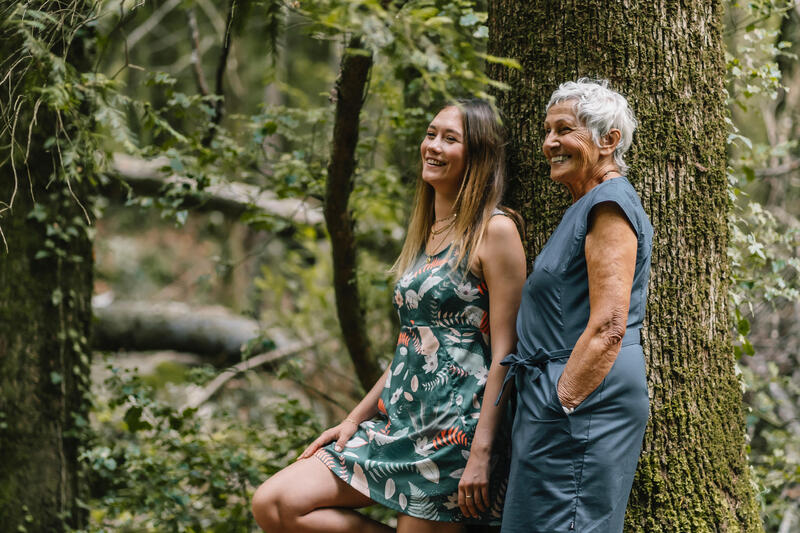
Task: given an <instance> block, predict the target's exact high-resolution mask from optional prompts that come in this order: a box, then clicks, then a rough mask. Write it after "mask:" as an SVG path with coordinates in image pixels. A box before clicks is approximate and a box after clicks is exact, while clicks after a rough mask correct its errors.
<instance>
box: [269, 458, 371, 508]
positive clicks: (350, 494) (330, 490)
mask: <svg viewBox="0 0 800 533" xmlns="http://www.w3.org/2000/svg"><path fill="white" fill-rule="evenodd" d="M373 503H374V502H373V501H372V500H371V499H370V498H368V497H367V496H365V495H363V494H361V493H360V492H358V491H357V490H355V489H354V488H353V487H351V486H350V485H348V484H347V483H345V482H344V481H342V480H341V479H339V478H338V477H337V476H336V474H334V473H333V472H331V471H330V469H329V468H328V467H327V466H325V465H324V464H322V462H321V461H320V460H319V459H317V458H316V457H309V458H308V459H302V460H300V461H297V462H295V463H292V464H291V465H289V466H287V467H286V468H284V469H283V470H281V471H280V472H278V473H277V474H274V475H273V476H272V477H270V478H269V479H268V480H267V481H265V482H264V483H263V484H261V486H260V487H259V488H258V489H257V490H256V493H255V495H254V496H253V507H254V509H256V508H259V507H266V508H267V509H265V510H271V511H276V512H280V513H281V514H289V515H293V516H302V515H305V514H308V513H310V512H311V511H313V510H315V509H320V508H323V507H344V508H351V509H357V508H360V507H366V506H368V505H372V504H373Z"/></svg>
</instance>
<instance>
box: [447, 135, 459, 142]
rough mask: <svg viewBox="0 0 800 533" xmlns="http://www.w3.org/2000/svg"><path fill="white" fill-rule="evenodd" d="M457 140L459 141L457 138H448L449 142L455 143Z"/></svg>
mask: <svg viewBox="0 0 800 533" xmlns="http://www.w3.org/2000/svg"><path fill="white" fill-rule="evenodd" d="M457 140H458V139H456V138H455V137H453V136H449V137H447V142H451V143H454V142H456V141H457Z"/></svg>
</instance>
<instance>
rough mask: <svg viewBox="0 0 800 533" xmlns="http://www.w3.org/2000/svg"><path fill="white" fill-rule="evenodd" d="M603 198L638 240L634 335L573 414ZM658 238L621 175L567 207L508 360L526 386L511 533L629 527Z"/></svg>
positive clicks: (515, 442)
mask: <svg viewBox="0 0 800 533" xmlns="http://www.w3.org/2000/svg"><path fill="white" fill-rule="evenodd" d="M604 202H612V203H615V204H616V205H618V206H619V207H620V208H621V209H622V211H623V213H624V214H625V216H626V217H627V219H628V222H629V223H630V224H631V226H632V227H633V229H634V230H635V232H636V235H637V238H638V249H637V254H636V270H635V273H634V278H633V288H632V289H631V300H630V310H629V313H628V323H627V331H626V333H625V337H624V338H623V341H622V349H621V350H620V353H619V355H618V356H617V359H616V361H615V362H614V365H613V367H612V368H611V371H610V372H609V374H608V375H607V376H606V378H605V379H604V380H603V381H602V383H601V384H600V385H599V386H598V387H597V389H595V390H594V391H593V392H592V393H591V394H590V395H589V396H588V397H587V398H586V399H585V400H584V401H583V402H582V403H581V404H580V405H579V406H578V407H577V409H575V411H574V412H573V413H572V414H570V415H566V414H565V413H564V411H563V409H562V407H561V403H560V401H559V399H558V394H557V392H556V385H557V383H558V378H559V377H560V376H561V373H562V372H563V370H564V365H565V364H566V362H567V359H568V358H569V355H570V353H571V352H572V348H573V347H574V346H575V343H576V341H577V340H578V337H580V335H581V334H582V333H583V331H584V329H585V328H586V325H587V322H588V319H589V285H588V276H587V271H586V257H585V255H584V245H585V241H586V233H587V226H588V221H589V214H590V212H591V210H592V208H593V207H594V206H596V205H598V204H600V203H604ZM652 239H653V228H652V226H651V225H650V222H649V220H648V218H647V215H646V214H645V212H644V210H643V209H642V205H641V202H640V200H639V197H638V195H637V194H636V191H635V190H634V188H633V187H632V186H631V184H630V183H629V182H628V180H627V179H625V178H622V177H620V178H612V179H610V180H607V181H605V182H603V183H601V184H599V185H597V186H595V187H594V188H593V189H591V190H590V191H589V192H588V193H587V194H585V195H584V196H583V197H581V198H580V199H578V201H577V202H575V203H574V204H573V205H572V206H570V208H569V209H567V211H566V213H565V214H564V217H563V219H562V220H561V223H560V224H559V225H558V227H557V228H556V230H555V231H554V232H553V234H552V235H551V237H550V239H549V240H548V241H547V243H546V244H545V246H544V248H543V249H542V251H541V253H540V254H539V256H538V257H537V258H536V261H535V262H534V265H533V272H532V273H531V275H530V276H529V277H528V279H527V281H526V282H525V287H524V289H523V295H522V302H521V305H520V310H519V315H518V317H517V336H518V338H519V340H518V343H517V353H516V354H511V355H509V356H508V357H507V358H506V359H505V360H504V361H503V364H505V365H508V366H509V374H508V376H509V377H507V378H506V379H507V380H514V382H515V384H516V389H517V411H516V414H515V418H514V427H513V434H512V457H511V475H510V478H509V486H508V492H507V494H506V501H505V507H504V510H503V528H502V531H503V533H515V532H524V533H534V532H548V533H552V532H559V531H565V532H568V531H578V532H580V533H590V532H604V533H605V532H621V531H622V525H623V521H624V517H625V507H626V504H627V501H628V495H629V493H630V489H631V484H632V482H633V475H634V472H635V470H636V464H637V462H638V458H639V452H640V451H641V445H642V438H643V436H644V430H645V426H646V424H647V416H648V411H649V406H648V395H647V383H646V379H645V366H644V356H643V353H642V347H641V344H640V338H639V329H640V328H641V326H642V320H643V319H644V311H645V301H646V291H647V282H648V278H649V276H650V249H651V245H652Z"/></svg>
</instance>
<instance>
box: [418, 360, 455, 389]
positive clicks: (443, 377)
mask: <svg viewBox="0 0 800 533" xmlns="http://www.w3.org/2000/svg"><path fill="white" fill-rule="evenodd" d="M448 368H450V366H448V367H446V368H442V369H440V370H439V371H438V372H437V373H436V377H435V378H433V379H432V380H431V381H427V382H425V383H423V384H422V388H423V389H424V390H425V391H428V392H430V391H432V390H433V389H435V388H436V387H439V386H442V385H444V384H445V383H447V381H448V380H449V379H450V374H449V373H448Z"/></svg>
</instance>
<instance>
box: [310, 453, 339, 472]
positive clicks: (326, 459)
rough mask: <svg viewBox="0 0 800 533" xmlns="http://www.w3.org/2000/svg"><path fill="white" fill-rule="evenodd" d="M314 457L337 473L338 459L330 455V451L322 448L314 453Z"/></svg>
mask: <svg viewBox="0 0 800 533" xmlns="http://www.w3.org/2000/svg"><path fill="white" fill-rule="evenodd" d="M314 457H316V458H317V459H319V460H320V461H322V462H323V464H324V465H325V466H327V467H328V468H330V469H331V470H333V471H336V467H338V466H339V465H338V464H337V462H336V457H334V456H333V455H331V454H330V453H328V451H327V450H326V449H325V448H320V449H319V450H317V451H316V452H315V453H314Z"/></svg>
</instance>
